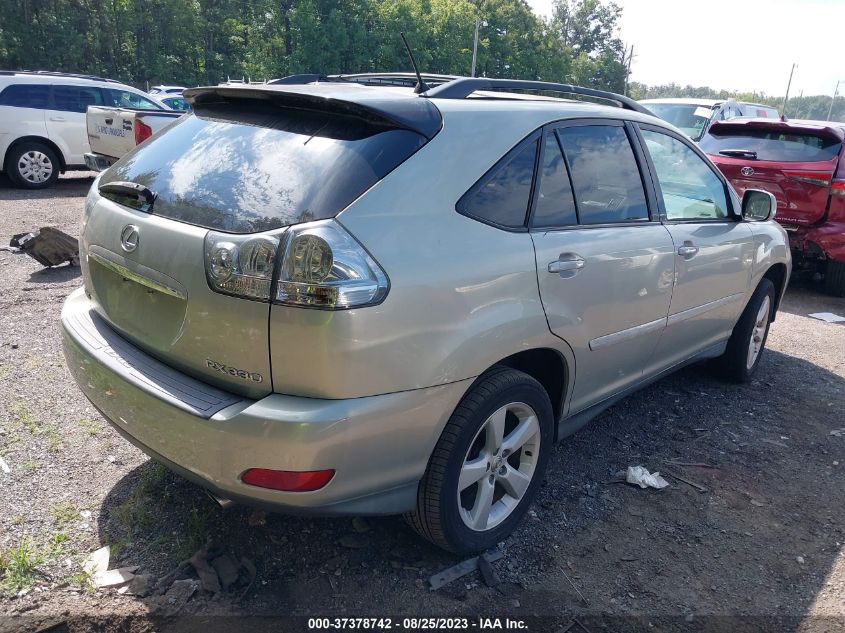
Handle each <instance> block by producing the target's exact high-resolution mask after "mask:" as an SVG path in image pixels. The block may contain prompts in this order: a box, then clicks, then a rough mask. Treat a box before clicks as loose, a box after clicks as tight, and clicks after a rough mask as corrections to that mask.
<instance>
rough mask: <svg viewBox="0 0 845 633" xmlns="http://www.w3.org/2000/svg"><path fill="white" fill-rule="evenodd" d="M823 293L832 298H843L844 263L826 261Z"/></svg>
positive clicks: (844, 286)
mask: <svg viewBox="0 0 845 633" xmlns="http://www.w3.org/2000/svg"><path fill="white" fill-rule="evenodd" d="M824 291H825V293H827V294H829V295H833V296H834V297H845V262H837V261H834V260H832V259H829V260H827V265H826V267H825V271H824Z"/></svg>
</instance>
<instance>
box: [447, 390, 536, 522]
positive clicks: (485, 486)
mask: <svg viewBox="0 0 845 633" xmlns="http://www.w3.org/2000/svg"><path fill="white" fill-rule="evenodd" d="M540 437H541V435H540V423H539V421H538V419H537V414H536V412H535V411H534V409H532V408H531V407H530V406H528V405H527V404H525V403H524V402H512V403H510V404H506V405H505V406H503V407H500V408H499V409H497V410H496V411H495V412H493V414H492V415H491V416H490V417H488V418H487V420H485V422H484V424H482V425H481V428H480V429H479V430H478V433H477V434H476V436H475V438H474V439H473V441H472V443H471V444H470V447H469V450H468V451H467V454H466V457H465V458H464V463H463V465H462V467H461V473H460V477H459V478H458V493H457V496H458V499H457V500H458V510H459V514H460V516H461V519H463V522H464V524H465V525H466V526H467V527H468V528H470V529H471V530H475V531H484V530H489V529H491V528H494V527H496V526H497V525H499V524H500V523H501V522H502V521H504V520H505V519H507V518H508V516H510V515H511V513H512V512H513V511H514V509H516V507H517V506H518V505H519V502H520V501H521V500H522V498H523V497H524V496H525V493H526V491H527V490H528V487H529V486H530V485H531V480H532V478H533V477H534V472H535V470H536V467H537V460H538V459H539V456H540Z"/></svg>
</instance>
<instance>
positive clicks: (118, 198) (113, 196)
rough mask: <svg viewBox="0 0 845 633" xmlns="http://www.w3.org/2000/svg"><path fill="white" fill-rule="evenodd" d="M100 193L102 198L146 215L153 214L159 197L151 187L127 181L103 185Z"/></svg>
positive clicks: (116, 181) (115, 181)
mask: <svg viewBox="0 0 845 633" xmlns="http://www.w3.org/2000/svg"><path fill="white" fill-rule="evenodd" d="M99 191H100V194H101V195H102V196H105V197H106V198H108V199H109V200H114V201H115V202H117V203H119V204H122V205H125V206H127V207H132V208H133V209H138V210H139V211H144V212H145V213H152V210H153V203H154V202H155V200H156V196H157V195H158V194H157V193H156V192H155V191H151V190H150V188H149V187H145V186H144V185H141V184H139V183H137V182H128V181H125V180H114V181H112V182H106V183H103V184H101V185H100V187H99Z"/></svg>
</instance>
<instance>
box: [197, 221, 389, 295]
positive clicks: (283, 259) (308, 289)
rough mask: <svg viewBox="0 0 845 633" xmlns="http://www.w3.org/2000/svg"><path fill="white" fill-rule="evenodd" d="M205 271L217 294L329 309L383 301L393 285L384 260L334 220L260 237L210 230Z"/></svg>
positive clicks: (207, 236) (295, 227)
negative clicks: (370, 252)
mask: <svg viewBox="0 0 845 633" xmlns="http://www.w3.org/2000/svg"><path fill="white" fill-rule="evenodd" d="M205 270H206V277H207V279H208V285H209V286H210V287H211V289H212V290H214V291H216V292H221V293H223V294H228V295H234V296H238V297H244V298H246V299H254V300H258V301H273V302H274V303H279V304H284V305H291V306H299V307H308V308H319V309H323V310H343V309H347V308H361V307H364V306H368V305H373V304H376V303H380V302H381V301H382V300H383V299H384V297H385V296H386V295H387V291H388V288H389V284H388V280H387V275H386V274H385V272H384V271H383V270H382V269H381V267H380V266H379V265H378V263H377V262H376V261H375V260H374V259H373V258H372V257H371V256H370V254H369V253H368V252H367V251H366V250H365V249H364V247H363V246H361V245H360V244H359V243H358V242H357V241H356V240H355V238H353V237H352V236H351V235H350V234H349V233H348V232H347V231H346V230H345V229H344V228H343V227H342V226H341V225H340V223H338V222H336V221H334V220H321V221H319V222H309V223H307V224H300V225H297V226H294V227H291V228H289V229H287V230H286V231H281V232H276V233H264V234H261V235H257V236H255V235H249V236H243V235H232V234H227V233H216V232H213V231H209V233H208V234H207V235H206V238H205Z"/></svg>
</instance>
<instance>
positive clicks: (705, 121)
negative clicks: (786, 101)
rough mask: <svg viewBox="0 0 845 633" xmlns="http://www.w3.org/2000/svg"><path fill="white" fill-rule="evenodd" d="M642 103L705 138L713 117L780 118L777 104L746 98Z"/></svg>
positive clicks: (690, 133) (691, 134)
mask: <svg viewBox="0 0 845 633" xmlns="http://www.w3.org/2000/svg"><path fill="white" fill-rule="evenodd" d="M640 103H641V104H642V105H644V106H645V107H646V108H648V109H649V110H650V111H651V112H653V113H654V114H655V115H656V116H659V117H660V118H661V119H663V120H664V121H668V122H669V123H671V124H672V125H674V126H675V127H676V128H678V129H679V130H681V131H682V132H683V133H684V134H686V135H688V136H689V137H690V138H691V139H692V140H694V141H698V140H700V139H701V137H702V136H703V135H704V133H705V132H706V131H707V128H708V127H709V126H710V124H711V123H712V122H713V121H726V120H729V119H734V118H737V117H757V118H768V119H778V118H780V114H779V113H778V111H777V108H773V107H771V106H767V105H762V104H760V103H747V102H745V101H734V100H728V101H719V100H716V99H691V98H675V99H669V98H667V99H643V100H642V101H640Z"/></svg>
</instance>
